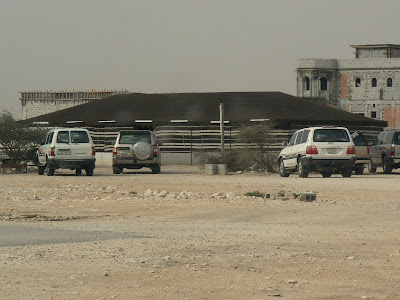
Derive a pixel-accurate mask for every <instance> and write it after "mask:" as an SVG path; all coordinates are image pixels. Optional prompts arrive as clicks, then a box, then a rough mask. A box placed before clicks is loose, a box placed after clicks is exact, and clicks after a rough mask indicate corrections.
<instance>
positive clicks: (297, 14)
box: [0, 0, 400, 118]
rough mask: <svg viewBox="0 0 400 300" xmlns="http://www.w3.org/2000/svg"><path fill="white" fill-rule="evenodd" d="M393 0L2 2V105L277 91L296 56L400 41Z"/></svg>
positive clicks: (288, 82)
mask: <svg viewBox="0 0 400 300" xmlns="http://www.w3.org/2000/svg"><path fill="white" fill-rule="evenodd" d="M399 12H400V1H399V0H383V1H369V0H324V1H321V0H260V1H256V0H242V1H239V0H214V1H211V0H158V1H155V0H143V1H136V0H126V1H122V0H113V1H110V0H68V1H67V0H64V1H62V0H60V1H55V0H48V1H44V0H0V38H1V47H0V53H1V55H0V93H1V98H0V109H7V110H9V111H11V112H12V113H13V114H14V115H15V116H16V117H18V118H19V117H20V116H21V105H20V101H19V94H18V92H19V91H27V90H72V89H75V90H87V89H127V90H129V91H132V92H146V93H152V92H156V93H161V92H218V91H282V92H285V93H288V94H292V95H295V93H296V73H295V68H296V65H297V60H298V59H299V58H303V57H307V58H313V57H321V58H352V57H353V56H354V54H353V52H354V51H353V49H352V48H350V45H351V44H377V43H391V44H400V38H399V28H400V26H399V25H400V17H399Z"/></svg>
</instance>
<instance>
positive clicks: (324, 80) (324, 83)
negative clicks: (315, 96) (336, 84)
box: [319, 77, 328, 91]
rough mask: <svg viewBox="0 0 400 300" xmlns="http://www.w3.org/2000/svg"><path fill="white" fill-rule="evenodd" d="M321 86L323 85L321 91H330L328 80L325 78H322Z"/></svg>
mask: <svg viewBox="0 0 400 300" xmlns="http://www.w3.org/2000/svg"><path fill="white" fill-rule="evenodd" d="M319 82H320V84H321V91H327V90H328V80H326V78H325V77H322V78H321V79H320V80H319Z"/></svg>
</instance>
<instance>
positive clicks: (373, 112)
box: [371, 111, 376, 119]
mask: <svg viewBox="0 0 400 300" xmlns="http://www.w3.org/2000/svg"><path fill="white" fill-rule="evenodd" d="M371 118H372V119H376V111H371Z"/></svg>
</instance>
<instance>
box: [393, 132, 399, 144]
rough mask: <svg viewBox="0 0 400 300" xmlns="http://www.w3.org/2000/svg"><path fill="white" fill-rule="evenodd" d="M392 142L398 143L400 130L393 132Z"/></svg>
mask: <svg viewBox="0 0 400 300" xmlns="http://www.w3.org/2000/svg"><path fill="white" fill-rule="evenodd" d="M393 143H394V144H395V145H400V132H396V133H395V134H394V138H393Z"/></svg>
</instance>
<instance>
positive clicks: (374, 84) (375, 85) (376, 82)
mask: <svg viewBox="0 0 400 300" xmlns="http://www.w3.org/2000/svg"><path fill="white" fill-rule="evenodd" d="M377 85H378V81H377V80H376V78H372V80H371V86H372V87H377Z"/></svg>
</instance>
